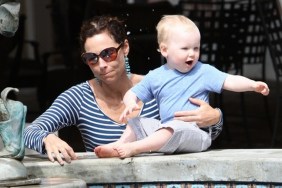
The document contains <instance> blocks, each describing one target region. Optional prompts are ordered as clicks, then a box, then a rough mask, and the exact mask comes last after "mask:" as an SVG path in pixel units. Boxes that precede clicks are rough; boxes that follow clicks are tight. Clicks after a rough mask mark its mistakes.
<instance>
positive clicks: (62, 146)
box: [43, 134, 77, 165]
mask: <svg viewBox="0 0 282 188" xmlns="http://www.w3.org/2000/svg"><path fill="white" fill-rule="evenodd" d="M43 142H44V144H45V149H46V151H47V154H48V158H49V160H50V161H51V162H55V161H56V160H57V161H58V163H59V164H60V165H64V161H66V162H67V163H70V162H71V160H75V159H77V156H76V155H75V153H74V151H73V149H72V148H71V147H70V146H69V145H68V144H67V143H66V142H64V141H63V140H61V139H60V138H59V137H58V136H56V135H55V134H49V135H48V136H47V137H46V138H44V139H43ZM63 158H64V159H63Z"/></svg>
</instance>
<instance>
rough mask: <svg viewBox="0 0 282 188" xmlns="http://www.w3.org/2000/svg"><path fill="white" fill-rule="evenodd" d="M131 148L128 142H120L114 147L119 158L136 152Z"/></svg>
mask: <svg viewBox="0 0 282 188" xmlns="http://www.w3.org/2000/svg"><path fill="white" fill-rule="evenodd" d="M132 148H133V147H132V146H131V145H130V144H122V145H119V146H117V147H116V148H115V149H116V151H117V152H118V154H119V157H120V158H127V157H131V156H133V155H136V154H137V153H136V152H135V150H134V149H132Z"/></svg>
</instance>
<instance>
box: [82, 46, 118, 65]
mask: <svg viewBox="0 0 282 188" xmlns="http://www.w3.org/2000/svg"><path fill="white" fill-rule="evenodd" d="M122 44H123V43H121V44H120V45H119V46H118V47H117V48H115V47H110V48H106V49H104V50H102V51H101V52H100V54H99V55H97V54H95V53H91V52H86V53H83V54H82V55H81V58H82V60H83V62H84V63H86V64H88V63H91V64H96V63H97V62H98V61H99V57H100V58H102V59H103V60H104V61H106V62H111V61H114V60H116V58H117V55H118V51H119V49H120V48H121V47H122Z"/></svg>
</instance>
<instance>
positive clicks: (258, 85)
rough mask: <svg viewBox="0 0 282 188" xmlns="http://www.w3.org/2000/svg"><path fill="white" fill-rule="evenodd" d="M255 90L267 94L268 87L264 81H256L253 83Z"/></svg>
mask: <svg viewBox="0 0 282 188" xmlns="http://www.w3.org/2000/svg"><path fill="white" fill-rule="evenodd" d="M255 92H257V93H261V94H263V95H264V96H267V95H268V94H269V88H268V86H267V84H266V83H264V82H260V81H257V82H256V84H255Z"/></svg>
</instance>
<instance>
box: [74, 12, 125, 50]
mask: <svg viewBox="0 0 282 188" xmlns="http://www.w3.org/2000/svg"><path fill="white" fill-rule="evenodd" d="M105 31H106V32H108V33H109V34H110V35H111V36H112V37H113V39H114V40H115V42H116V43H119V44H120V43H122V42H124V40H125V39H127V35H126V26H125V24H124V21H123V20H120V19H119V18H117V17H112V16H106V15H104V16H95V17H93V18H91V19H89V20H86V21H84V22H83V24H82V26H81V29H80V37H79V38H80V47H81V51H82V52H85V50H84V44H85V41H86V39H87V38H90V37H92V36H94V35H97V34H100V33H102V32H105Z"/></svg>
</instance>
